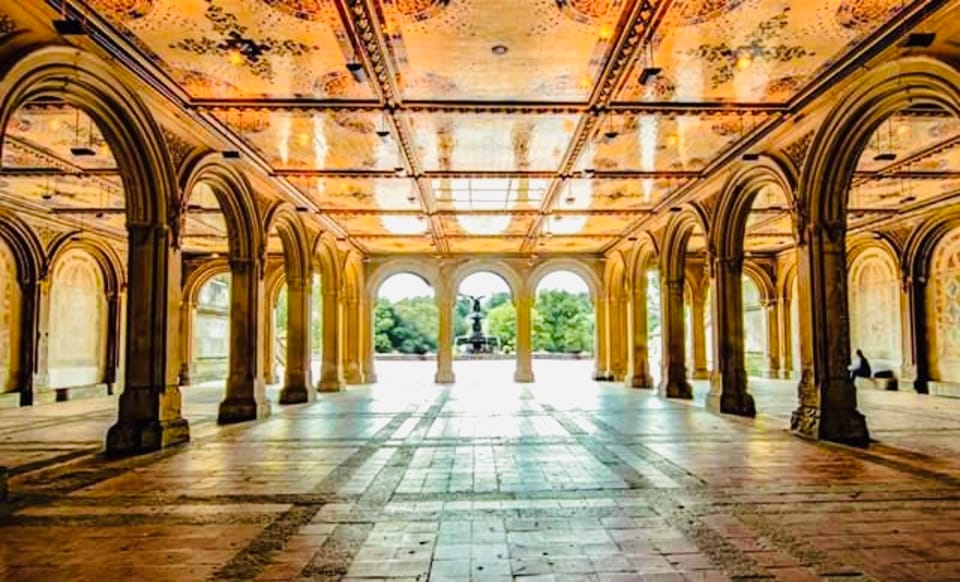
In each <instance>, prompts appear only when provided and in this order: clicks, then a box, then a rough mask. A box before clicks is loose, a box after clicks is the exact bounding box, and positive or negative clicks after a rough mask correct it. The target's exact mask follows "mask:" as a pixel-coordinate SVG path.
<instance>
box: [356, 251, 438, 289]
mask: <svg viewBox="0 0 960 582" xmlns="http://www.w3.org/2000/svg"><path fill="white" fill-rule="evenodd" d="M400 273H408V274H410V275H415V276H417V277H420V278H421V279H423V282H424V283H426V284H427V285H429V286H430V287H432V288H433V290H434V293H439V290H438V289H437V284H438V278H439V276H440V274H439V273H438V271H437V269H436V267H435V265H434V264H433V263H432V262H426V261H423V260H420V259H412V258H407V257H396V258H391V259H389V260H387V261H385V262H383V263H379V264H377V265H375V266H374V267H372V268H371V269H370V271H369V272H368V273H367V277H366V280H365V281H364V283H365V289H366V291H365V294H366V297H367V298H368V300H376V297H377V292H378V291H379V290H380V286H381V285H383V283H384V282H385V281H386V280H387V279H389V278H390V277H392V276H394V275H399V274H400Z"/></svg>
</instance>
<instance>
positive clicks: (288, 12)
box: [89, 0, 374, 99]
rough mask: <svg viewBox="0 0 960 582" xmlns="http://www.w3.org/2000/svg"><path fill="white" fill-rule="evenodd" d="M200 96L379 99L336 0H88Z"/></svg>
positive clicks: (151, 57) (185, 87)
mask: <svg viewBox="0 0 960 582" xmlns="http://www.w3.org/2000/svg"><path fill="white" fill-rule="evenodd" d="M89 4H90V6H91V7H92V8H94V9H95V10H96V11H97V12H98V13H99V14H101V15H103V16H104V17H105V18H107V19H108V20H109V21H110V22H111V23H112V24H113V25H114V26H115V27H116V28H117V29H118V30H119V31H120V32H121V33H123V34H124V35H126V36H127V37H128V38H130V39H131V40H132V41H133V42H135V43H136V44H137V45H138V46H139V47H140V48H141V50H142V52H143V53H144V54H145V55H147V56H148V58H149V59H150V60H151V61H152V62H153V63H154V64H156V65H158V66H159V67H160V68H161V69H162V70H163V71H164V73H166V74H167V75H168V76H169V77H170V78H171V79H172V80H173V81H174V82H176V83H177V84H178V85H180V87H182V88H183V89H184V90H185V91H186V92H187V93H188V94H189V95H190V96H191V97H194V98H209V99H223V98H240V97H244V98H251V97H272V98H294V97H311V98H324V99H372V98H373V97H374V93H373V90H372V89H371V87H370V85H369V84H367V83H365V82H363V79H362V77H361V78H360V79H357V78H355V77H354V76H353V75H352V74H351V72H350V70H349V69H348V68H347V65H348V64H351V65H352V64H355V63H358V62H359V61H358V60H357V57H356V55H355V53H354V51H353V49H352V47H351V44H350V42H349V40H348V37H347V35H346V33H345V31H344V29H343V26H342V24H341V20H340V15H339V13H338V11H337V7H336V4H335V3H334V2H333V1H332V0H313V1H305V2H300V1H297V0H134V1H120V0H89Z"/></svg>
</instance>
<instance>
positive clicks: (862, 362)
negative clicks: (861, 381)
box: [847, 349, 870, 380]
mask: <svg viewBox="0 0 960 582" xmlns="http://www.w3.org/2000/svg"><path fill="white" fill-rule="evenodd" d="M847 369H848V370H850V379H851V380H853V379H855V378H858V377H859V378H869V377H870V362H868V361H867V358H866V356H864V355H863V352H862V351H860V350H859V349H858V350H857V359H856V361H854V362H853V363H852V364H850V365H849V366H847Z"/></svg>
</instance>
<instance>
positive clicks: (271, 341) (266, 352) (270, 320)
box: [263, 297, 290, 404]
mask: <svg viewBox="0 0 960 582" xmlns="http://www.w3.org/2000/svg"><path fill="white" fill-rule="evenodd" d="M289 300H290V298H289V297H288V298H287V301H289ZM275 306H276V304H275V303H267V305H266V308H265V309H264V310H263V337H264V339H263V383H264V384H267V385H269V384H276V383H277V381H278V378H277V330H276V327H277V318H276V313H275V312H274V307H275ZM287 309H288V313H287V327H288V328H289V327H290V322H289V320H290V315H289V306H288V307H287ZM281 404H286V403H285V402H281Z"/></svg>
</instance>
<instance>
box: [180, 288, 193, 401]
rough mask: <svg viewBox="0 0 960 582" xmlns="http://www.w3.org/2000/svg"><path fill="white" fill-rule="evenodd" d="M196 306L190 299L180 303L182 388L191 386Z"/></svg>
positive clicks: (186, 298) (185, 298)
mask: <svg viewBox="0 0 960 582" xmlns="http://www.w3.org/2000/svg"><path fill="white" fill-rule="evenodd" d="M193 310H194V305H193V301H191V298H190V297H184V298H183V301H182V302H181V303H180V380H179V385H180V386H189V385H190V363H191V362H192V361H193V321H194V313H193Z"/></svg>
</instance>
